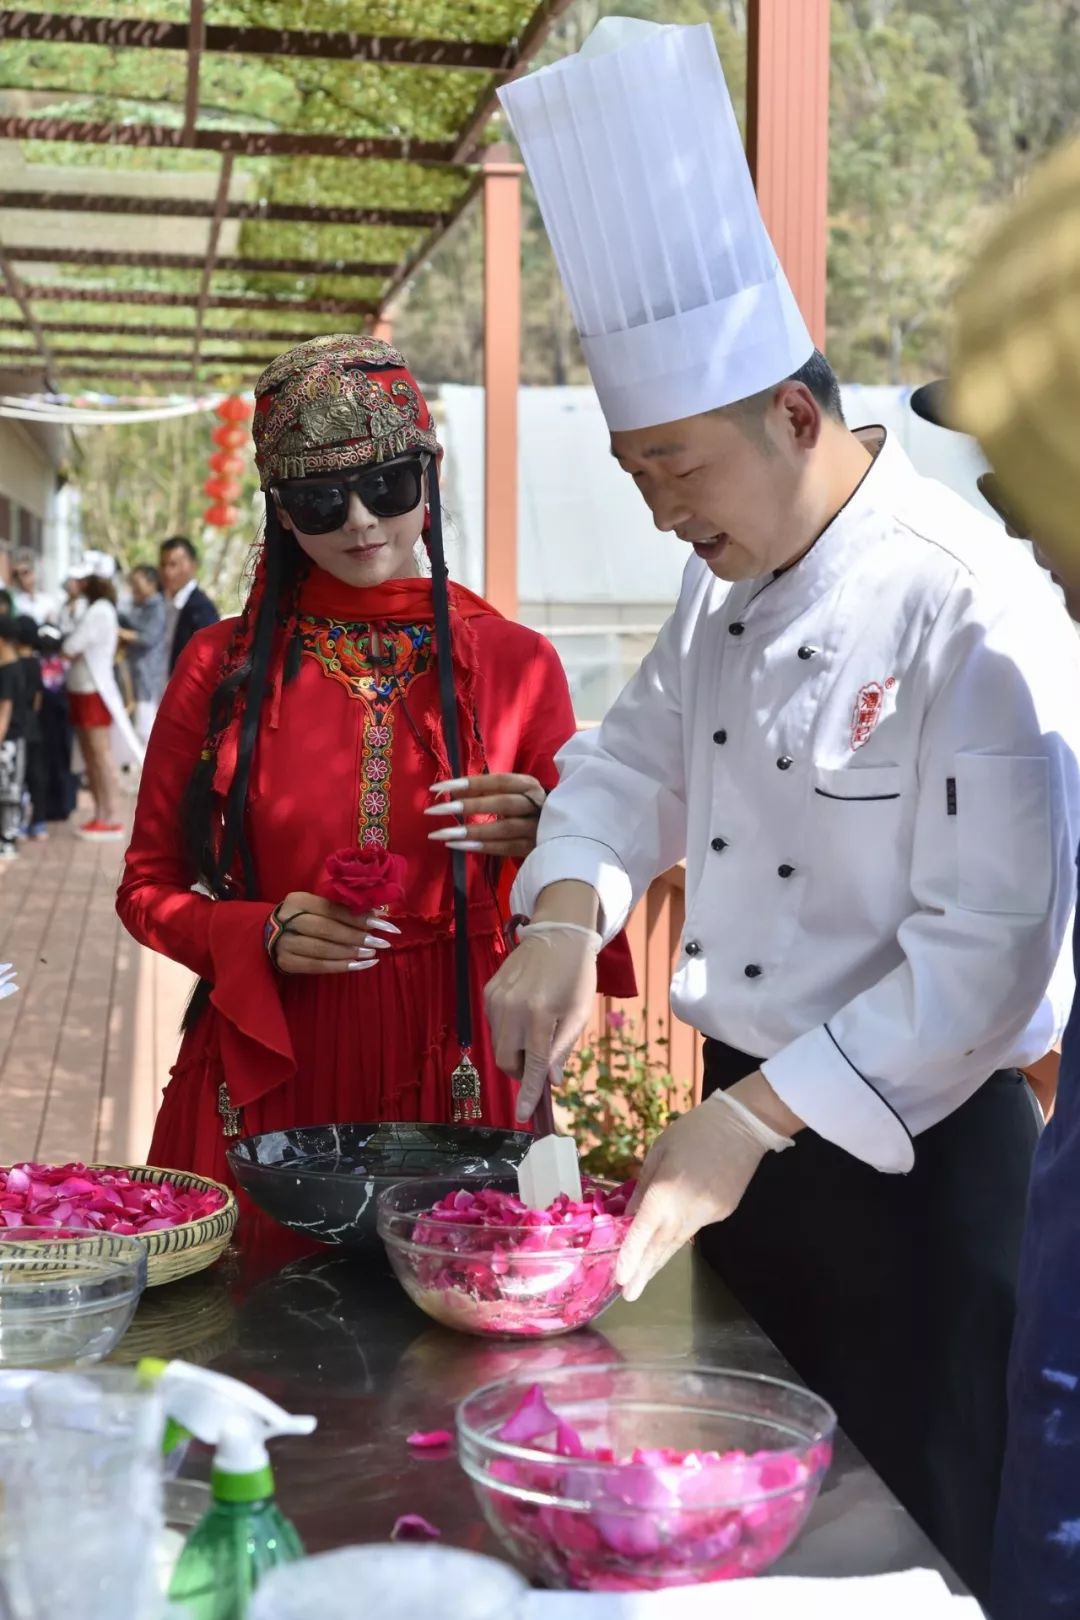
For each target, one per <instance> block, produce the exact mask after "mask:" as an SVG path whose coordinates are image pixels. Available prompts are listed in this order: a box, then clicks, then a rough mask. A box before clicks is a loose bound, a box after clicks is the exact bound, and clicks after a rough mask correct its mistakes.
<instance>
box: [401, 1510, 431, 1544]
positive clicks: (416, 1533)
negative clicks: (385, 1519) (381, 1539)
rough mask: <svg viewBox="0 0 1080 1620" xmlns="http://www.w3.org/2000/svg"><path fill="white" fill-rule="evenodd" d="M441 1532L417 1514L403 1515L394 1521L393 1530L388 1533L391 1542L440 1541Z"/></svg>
mask: <svg viewBox="0 0 1080 1620" xmlns="http://www.w3.org/2000/svg"><path fill="white" fill-rule="evenodd" d="M441 1539H442V1531H441V1530H437V1529H436V1528H435V1526H434V1525H433V1524H431V1523H429V1521H428V1520H427V1519H425V1518H423V1517H422V1516H421V1515H420V1514H419V1513H403V1514H402V1515H401V1517H400V1518H399V1519H396V1520H395V1521H394V1528H393V1529H392V1530H391V1532H390V1540H391V1541H440V1540H441Z"/></svg>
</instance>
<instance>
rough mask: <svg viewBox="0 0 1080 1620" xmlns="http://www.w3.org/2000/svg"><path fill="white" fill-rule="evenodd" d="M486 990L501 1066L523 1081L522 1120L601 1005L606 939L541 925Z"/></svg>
mask: <svg viewBox="0 0 1080 1620" xmlns="http://www.w3.org/2000/svg"><path fill="white" fill-rule="evenodd" d="M519 940H520V943H519V944H518V947H517V949H516V950H515V951H513V952H512V953H511V955H510V956H508V957H507V959H506V961H505V962H504V963H503V965H502V967H501V968H500V969H499V971H498V973H496V975H495V977H494V978H493V979H492V980H491V981H490V982H489V984H488V987H487V990H486V992H485V1000H486V1002H487V1014H488V1022H489V1023H490V1025H491V1036H492V1042H493V1044H494V1047H495V1061H496V1063H497V1064H498V1065H499V1068H500V1069H502V1071H503V1073H504V1074H511V1075H515V1076H518V1077H520V1079H521V1090H520V1092H519V1093H518V1100H517V1117H518V1119H519V1120H520V1121H521V1123H522V1124H524V1123H525V1121H526V1120H528V1119H531V1118H532V1115H533V1111H534V1110H535V1108H536V1105H537V1103H538V1102H539V1101H540V1097H541V1095H542V1093H543V1090H544V1082H545V1081H546V1080H547V1077H548V1075H551V1076H552V1078H553V1079H555V1080H558V1079H561V1077H562V1069H563V1064H564V1063H565V1062H566V1059H567V1058H568V1057H569V1055H570V1052H571V1050H572V1048H573V1046H574V1042H575V1041H576V1040H577V1038H578V1036H579V1035H580V1034H581V1032H582V1030H583V1029H584V1028H585V1025H586V1023H587V1022H588V1019H589V1014H590V1013H591V1012H592V1009H593V1003H594V1002H595V1000H596V958H597V957H598V956H599V954H600V947H601V944H602V941H601V938H600V935H599V934H598V933H595V932H594V931H593V929H591V928H584V927H582V926H580V925H579V924H577V923H569V922H537V923H530V924H528V926H527V927H525V928H522V930H521V932H520V935H519Z"/></svg>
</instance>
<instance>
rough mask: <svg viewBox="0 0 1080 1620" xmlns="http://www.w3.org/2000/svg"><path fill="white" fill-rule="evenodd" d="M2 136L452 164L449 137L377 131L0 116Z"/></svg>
mask: <svg viewBox="0 0 1080 1620" xmlns="http://www.w3.org/2000/svg"><path fill="white" fill-rule="evenodd" d="M0 140H6V141H72V142H74V143H76V144H78V145H83V146H138V147H150V148H155V149H157V150H165V151H195V152H232V153H233V154H234V155H235V156H238V157H282V156H286V157H298V156H307V157H333V158H353V159H357V158H387V159H390V160H391V161H401V162H408V163H423V164H427V165H428V166H429V167H433V168H434V167H445V168H454V167H456V166H457V162H458V160H457V159H456V158H455V156H454V152H455V145H454V142H453V141H410V140H397V139H395V140H391V139H388V138H387V137H385V136H381V135H379V136H375V135H301V134H299V133H297V132H295V131H284V130H258V131H256V130H239V129H196V130H193V131H191V132H190V133H189V132H188V131H187V130H184V129H167V128H166V127H165V126H164V125H160V124H114V123H109V122H96V121H92V120H88V119H81V118H15V117H6V118H0Z"/></svg>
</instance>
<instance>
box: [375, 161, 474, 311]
mask: <svg viewBox="0 0 1080 1620" xmlns="http://www.w3.org/2000/svg"><path fill="white" fill-rule="evenodd" d="M483 185H484V174H483V170H478V171H477V173H476V174H475V175H474V176H473V179H472V183H471V185H470V186H469V187H468V188H467V190H465V191H464V192H462V194H461V197H460V199H459V201H458V204H457V207H456V208H454V209H452V210H451V212H450V213H449V214H448V215H447V217H446V219H445V220H444V221H443V223H442V224H441V225H440V226H439V228H438V229H437V230H434V231H432V232H431V234H430V236H426V237H425V238H424V240H423V241H422V242H421V243H420V246H419V247H418V248H417V250H416V252H415V253H414V254H413V255H412V257H411V258H408V259H406V260H405V262H404V264H403V265H402V266H401V268H400V269H399V270H398V272H397V274H396V275H395V277H394V279H393V281H392V282H391V283H390V285H389V287H388V288H387V289H386V291H385V292H384V293H383V295H382V298H381V299H380V300H379V303H378V305H377V306H376V313H377V314H378V315H379V316H380V317H382V316H385V315H386V313H387V310H388V309H389V306H390V304H391V303H392V301H393V299H394V298H395V297H396V296H397V294H398V293H399V292H400V291H401V289H402V287H404V285H405V283H406V282H407V281H411V279H412V277H413V276H414V275H415V274H416V272H417V271H418V270H419V268H420V266H421V265H422V264H423V263H424V261H425V259H427V258H428V257H429V256H430V255H431V254H432V253H433V252H434V250H435V249H436V248H437V247H438V245H439V243H440V242H441V241H443V240H444V238H445V237H446V236H447V235H448V234H449V233H450V231H451V230H452V229H453V227H454V226H455V225H456V224H457V222H458V220H459V219H460V218H461V216H462V214H463V213H464V212H465V210H466V208H468V206H469V204H470V203H471V202H472V200H473V198H474V197H476V196H478V195H479V194H480V192H481V190H482V189H483Z"/></svg>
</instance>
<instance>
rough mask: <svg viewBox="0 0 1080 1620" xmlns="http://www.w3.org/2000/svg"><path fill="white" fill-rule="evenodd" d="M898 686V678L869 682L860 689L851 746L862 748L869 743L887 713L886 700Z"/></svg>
mask: <svg viewBox="0 0 1080 1620" xmlns="http://www.w3.org/2000/svg"><path fill="white" fill-rule="evenodd" d="M895 686H896V676H895V675H890V676H889V678H888V680H886V681H867V683H866V685H865V686H861V687H860V688H859V695H858V697H857V698H856V699H855V712H854V714H853V715H852V717H851V746H852V748H853V749H854V748H861V747H862V745H863V743H866V742H869V741H870V737H871V734H872V732H873V730H874V727H875V726H876V725H877V723H878V721H879V720H880V719H881V717H882V715H883V714H884V712H885V699H886V696H887V694H888V693H890V692H892V691H893V689H894V688H895Z"/></svg>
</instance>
